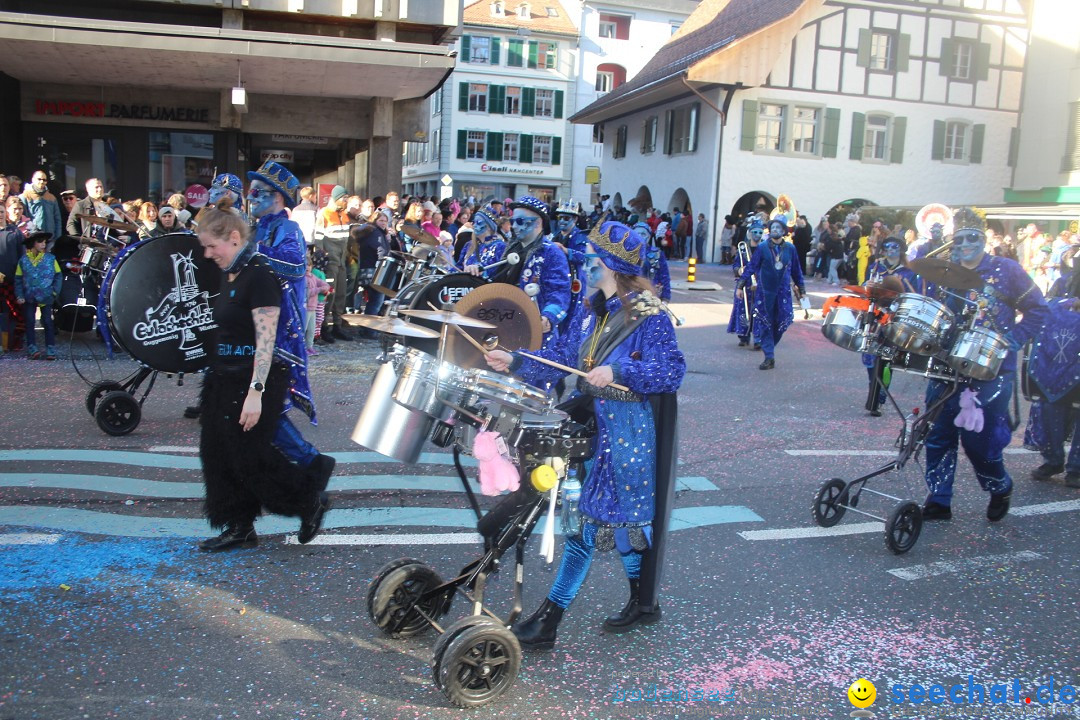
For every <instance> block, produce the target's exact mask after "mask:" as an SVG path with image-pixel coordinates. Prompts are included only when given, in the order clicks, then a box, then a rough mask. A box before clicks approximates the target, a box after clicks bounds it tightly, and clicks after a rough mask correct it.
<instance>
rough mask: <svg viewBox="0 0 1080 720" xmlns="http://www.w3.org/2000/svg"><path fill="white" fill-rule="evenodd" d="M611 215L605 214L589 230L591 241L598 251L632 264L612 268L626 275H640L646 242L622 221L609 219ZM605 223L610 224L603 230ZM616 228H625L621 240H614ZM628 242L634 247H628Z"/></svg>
mask: <svg viewBox="0 0 1080 720" xmlns="http://www.w3.org/2000/svg"><path fill="white" fill-rule="evenodd" d="M609 217H610V215H604V216H603V217H601V218H600V220H599V221H597V223H596V225H594V226H593V229H592V230H591V231H590V232H589V243H590V244H592V246H593V247H594V248H596V249H597V250H598V251H600V252H602V253H605V254H607V255H610V256H611V257H613V258H615V259H616V260H618V261H620V262H623V263H626V265H628V266H630V267H615V268H611V269H612V270H615V271H616V272H621V273H623V274H624V275H640V274H641V263H642V261H643V257H644V254H643V252H642V250H643V245H644V242H643V240H642V238H641V236H639V235H638V234H637V233H635V232H634V231H633V229H631V228H630V227H628V226H626V225H623V224H622V223H619V222H611V221H609V220H608V218H609ZM605 224H607V226H608V227H607V230H601V228H602V227H603V226H604V225H605ZM616 228H621V229H623V230H625V233H624V234H623V237H622V239H621V240H613V239H612V237H611V233H612V231H613V230H615V229H616ZM628 244H632V245H633V246H634V247H627V245H628ZM631 268H633V270H631Z"/></svg>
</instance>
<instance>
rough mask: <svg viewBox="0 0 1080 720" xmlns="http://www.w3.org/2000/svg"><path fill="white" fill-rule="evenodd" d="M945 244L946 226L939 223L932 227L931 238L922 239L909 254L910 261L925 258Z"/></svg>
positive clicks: (913, 246)
mask: <svg viewBox="0 0 1080 720" xmlns="http://www.w3.org/2000/svg"><path fill="white" fill-rule="evenodd" d="M944 244H945V226H944V225H942V224H941V223H939V222H936V223H934V224H933V225H931V226H930V237H928V238H920V239H919V241H918V242H916V243H914V244H913V245H912V247H911V249H910V252H909V253H908V260H918V259H919V258H924V257H926V256H927V255H929V254H930V253H932V252H934V251H935V250H937V249H939V248H940V247H941V246H942V245H944Z"/></svg>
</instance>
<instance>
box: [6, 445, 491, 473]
mask: <svg viewBox="0 0 1080 720" xmlns="http://www.w3.org/2000/svg"><path fill="white" fill-rule="evenodd" d="M328 454H329V455H330V456H332V457H333V458H334V459H335V460H337V461H338V462H339V463H391V464H395V465H403V464H404V463H402V462H401V461H400V460H396V459H394V458H391V457H387V456H385V455H380V454H379V453H374V452H336V453H328ZM20 460H21V461H27V462H40V461H48V462H92V463H108V464H110V465H136V466H139V467H153V468H171V469H174V470H198V469H200V468H201V467H202V465H201V464H200V463H199V458H197V457H186V456H182V455H160V454H155V453H148V452H131V451H127V450H67V449H60V448H58V449H47V450H0V462H3V461H8V462H12V461H20ZM419 463H420V464H426V465H453V464H454V457H453V455H451V454H450V453H421V454H420V460H419ZM461 464H462V465H463V466H465V467H473V466H475V465H476V460H474V459H473V458H471V457H468V456H462V458H461Z"/></svg>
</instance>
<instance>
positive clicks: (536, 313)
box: [444, 283, 544, 369]
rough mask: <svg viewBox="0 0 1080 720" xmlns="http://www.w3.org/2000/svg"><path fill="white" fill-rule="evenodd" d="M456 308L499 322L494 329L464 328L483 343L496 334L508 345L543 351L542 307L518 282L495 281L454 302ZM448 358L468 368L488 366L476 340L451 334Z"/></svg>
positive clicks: (447, 343)
mask: <svg viewBox="0 0 1080 720" xmlns="http://www.w3.org/2000/svg"><path fill="white" fill-rule="evenodd" d="M454 310H455V311H456V312H459V313H461V314H462V315H467V316H469V317H475V318H479V317H484V318H487V319H489V320H490V321H491V322H494V323H496V325H497V326H498V327H496V328H495V329H494V330H483V329H472V330H462V331H461V332H464V333H468V334H469V336H470V337H472V338H473V339H474V340H475V341H476V342H478V343H480V344H483V343H484V341H485V339H486V338H487V337H489V336H490V335H491V334H492V333H494V334H495V335H497V336H498V338H499V339H498V342H499V343H501V344H502V345H505V346H506V347H511V348H514V349H515V350H516V349H519V348H520V349H522V350H539V349H540V343H541V342H542V341H543V338H544V332H543V330H542V329H541V320H540V310H539V309H538V308H537V307H536V303H535V302H533V299H532V298H531V297H529V296H528V295H526V294H525V291H524V290H522V289H520V288H518V287H517V286H515V285H507V284H506V283H491V284H489V285H481V286H480V287H478V288H476V289H475V290H471V291H469V293H468V294H467V295H466V296H465V297H463V298H461V299H460V300H458V301H457V302H456V303H454ZM444 357H445V359H448V360H449V361H450V362H452V363H454V364H455V365H457V366H459V367H464V368H480V369H484V368H486V367H487V362H486V361H485V359H484V354H483V353H482V352H480V350H478V349H477V348H476V346H475V345H473V343H471V342H469V341H468V340H466V339H465V338H463V337H462V336H461V333H456V332H455V333H450V334H449V335H448V336H447V338H446V354H445V356H444Z"/></svg>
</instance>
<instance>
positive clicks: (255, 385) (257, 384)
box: [248, 382, 266, 393]
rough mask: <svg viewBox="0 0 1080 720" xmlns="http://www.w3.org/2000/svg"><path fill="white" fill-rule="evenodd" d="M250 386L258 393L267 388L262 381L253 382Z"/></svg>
mask: <svg viewBox="0 0 1080 720" xmlns="http://www.w3.org/2000/svg"><path fill="white" fill-rule="evenodd" d="M248 387H249V388H251V389H252V390H254V391H255V392H258V393H261V392H262V391H263V390H265V389H266V386H265V385H263V384H262V383H261V382H253V383H251V384H250V385H248Z"/></svg>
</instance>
